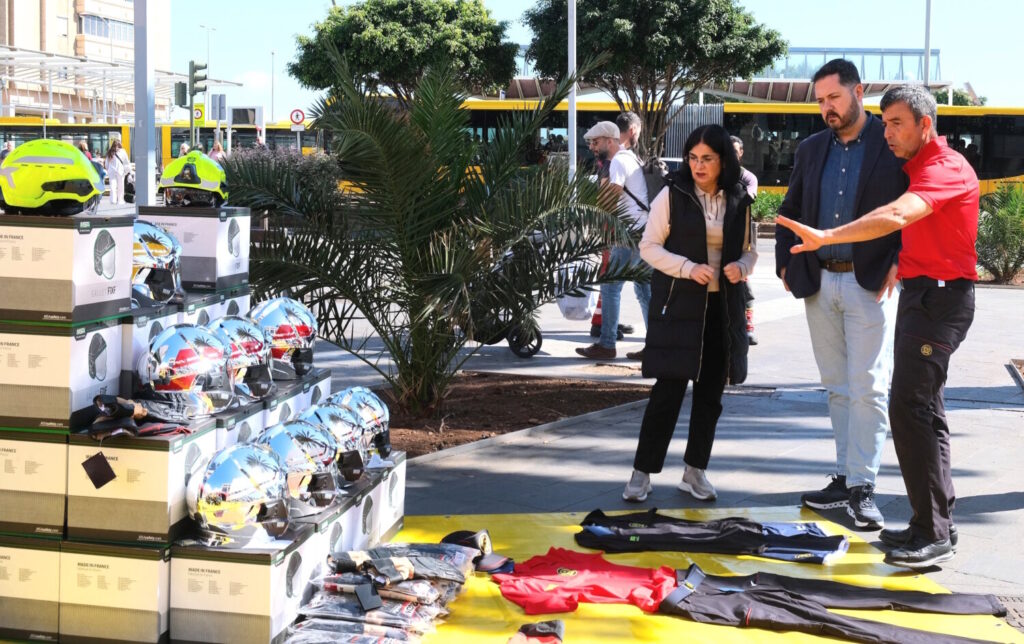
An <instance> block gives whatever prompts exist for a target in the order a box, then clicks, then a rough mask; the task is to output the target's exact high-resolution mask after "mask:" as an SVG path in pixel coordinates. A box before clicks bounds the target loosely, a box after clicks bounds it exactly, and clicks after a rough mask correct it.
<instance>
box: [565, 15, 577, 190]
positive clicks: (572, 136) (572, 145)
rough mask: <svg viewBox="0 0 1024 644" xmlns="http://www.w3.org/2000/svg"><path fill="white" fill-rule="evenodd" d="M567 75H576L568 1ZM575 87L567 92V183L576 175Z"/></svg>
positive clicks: (573, 18) (573, 24) (573, 30)
mask: <svg viewBox="0 0 1024 644" xmlns="http://www.w3.org/2000/svg"><path fill="white" fill-rule="evenodd" d="M568 63H569V67H568V69H569V73H570V74H572V75H573V76H575V75H576V0H569V60H568ZM576 87H577V83H573V84H572V88H571V89H570V90H569V131H568V132H567V134H568V135H569V137H568V138H569V181H570V182H572V179H573V176H575V174H576V136H577V132H576Z"/></svg>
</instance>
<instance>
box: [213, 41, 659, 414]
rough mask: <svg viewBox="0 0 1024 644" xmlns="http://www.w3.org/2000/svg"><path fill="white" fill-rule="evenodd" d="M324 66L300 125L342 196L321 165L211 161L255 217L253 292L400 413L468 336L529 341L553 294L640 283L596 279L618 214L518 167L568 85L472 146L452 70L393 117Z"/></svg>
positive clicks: (550, 177) (621, 236)
mask: <svg viewBox="0 0 1024 644" xmlns="http://www.w3.org/2000/svg"><path fill="white" fill-rule="evenodd" d="M334 64H335V66H336V70H337V71H336V74H335V76H336V78H335V80H334V81H333V82H332V86H333V87H335V88H336V89H335V91H334V92H333V93H332V94H331V96H330V97H328V98H325V99H323V100H321V101H320V102H319V103H318V104H317V105H316V106H315V107H314V109H313V117H314V118H315V119H316V124H317V127H318V128H321V129H323V130H325V131H326V132H328V133H330V134H332V135H333V136H332V137H331V140H332V141H333V146H334V149H333V152H334V154H333V155H331V156H330V157H327V158H329V159H333V160H334V163H336V164H339V168H340V171H341V172H342V173H343V176H344V179H345V182H346V183H345V184H344V185H346V186H347V187H348V189H346V190H345V191H344V192H343V191H340V190H339V189H338V177H337V176H334V174H333V173H332V171H331V169H330V168H329V167H328V168H321V169H319V170H316V171H315V172H310V171H309V170H310V169H311V168H314V169H315V168H319V167H320V166H319V162H312V161H303V160H301V158H296V156H295V155H290V156H289V155H280V154H273V153H270V152H269V151H262V152H257V153H255V154H252V155H241V154H239V155H232V156H229V157H228V158H227V160H226V161H225V170H226V172H227V175H228V182H229V183H230V185H231V203H232V204H233V205H239V206H248V207H250V208H252V209H253V210H254V211H261V212H267V213H269V219H270V224H271V225H270V227H269V228H270V231H269V232H268V233H267V234H266V235H265V236H264V238H263V239H262V240H261V242H260V243H259V244H258V245H256V246H254V247H253V250H252V261H251V283H252V285H253V288H254V291H255V292H256V293H258V294H259V295H261V296H267V295H273V294H277V293H281V292H288V293H290V294H291V295H292V296H293V297H296V298H299V299H301V300H302V301H304V302H306V303H307V304H309V305H310V306H311V308H312V309H313V310H314V312H315V313H316V315H317V319H318V321H319V323H320V328H321V335H322V336H323V337H324V338H325V339H327V340H329V341H331V342H334V343H335V344H337V345H339V346H340V347H342V348H343V349H345V350H348V351H350V352H351V353H352V354H353V355H355V356H357V357H358V358H360V359H361V360H363V361H364V362H365V363H366V364H368V365H370V366H371V367H373V368H374V369H376V370H377V371H378V372H379V373H380V374H381V375H382V376H383V377H384V378H385V379H386V380H387V382H388V383H389V384H390V386H391V390H392V393H393V396H394V399H395V401H394V402H396V403H397V404H398V405H399V406H401V407H402V408H403V409H406V410H409V411H411V412H414V413H419V414H422V415H436V414H438V413H439V412H440V411H441V406H442V402H443V400H444V398H445V394H446V393H447V391H448V388H449V386H450V383H451V381H452V378H453V377H454V375H455V373H456V372H457V371H458V369H459V368H460V367H461V365H462V364H463V363H464V362H465V361H466V360H467V359H468V358H469V357H471V356H472V355H474V354H475V353H476V352H477V351H478V350H479V348H480V345H479V344H477V342H474V341H473V340H476V341H480V342H485V343H490V342H494V341H497V340H499V339H501V338H503V337H505V336H506V335H508V334H509V333H516V334H518V335H519V336H520V338H527V337H528V336H529V337H535V332H536V322H535V317H534V313H535V311H536V309H537V308H538V307H539V306H540V305H542V304H544V303H547V302H551V301H552V300H553V299H554V298H555V297H557V296H559V295H561V294H564V293H572V294H578V293H579V292H580V289H581V288H583V287H586V286H587V285H591V284H596V283H599V282H604V281H620V280H636V279H645V278H649V272H648V271H646V270H645V269H643V268H642V267H640V266H636V267H631V268H621V269H618V268H617V269H614V270H609V271H608V272H606V273H601V268H600V251H601V250H602V249H603V248H605V247H607V246H608V245H610V244H627V245H629V244H631V243H632V242H631V236H630V235H631V231H630V230H629V221H630V220H629V218H628V217H627V216H626V214H625V213H624V212H614V213H609V212H607V211H605V210H603V209H602V208H601V207H600V206H599V205H598V188H597V186H595V185H594V184H593V183H592V182H591V181H589V180H588V178H587V177H585V176H584V173H576V175H575V177H574V178H573V179H572V180H570V179H569V176H568V167H567V166H566V165H565V164H564V163H562V164H546V165H541V166H537V165H533V166H523V165H522V164H521V159H522V156H523V154H524V153H525V152H526V151H527V150H528V149H530V147H531V146H532V145H534V141H535V140H536V137H537V134H538V132H539V130H540V128H541V126H542V125H543V124H544V123H545V120H546V119H547V118H549V116H550V115H551V114H552V112H553V111H554V109H555V107H556V106H557V104H558V102H559V101H561V100H562V99H564V98H565V97H566V95H567V94H568V92H569V88H570V83H569V81H563V82H561V83H560V84H559V85H558V87H557V88H556V90H555V91H554V93H553V95H552V96H551V97H550V99H548V100H546V101H545V102H544V103H543V104H542V105H540V106H538V107H537V108H536V109H535V110H533V111H529V112H517V113H515V114H513V115H509V116H507V117H505V119H504V122H503V123H501V127H499V128H498V129H497V131H496V134H495V137H494V138H493V139H492V140H491V141H489V142H487V143H484V144H483V145H479V144H475V143H474V142H473V141H471V140H470V139H469V138H468V137H467V136H465V129H464V128H466V127H467V126H468V118H469V113H468V111H467V110H464V109H461V108H460V106H461V104H462V102H463V100H464V99H465V96H464V95H463V94H461V93H460V92H458V91H457V87H458V86H459V82H458V80H457V79H456V76H455V74H454V73H450V72H446V71H444V70H442V69H441V68H440V67H437V66H435V67H434V68H433V69H432V70H431V71H429V72H428V73H427V74H426V75H425V76H424V77H423V79H422V80H420V82H419V83H418V84H417V85H415V86H412V87H410V88H409V89H410V95H411V98H410V102H409V105H408V107H407V109H404V110H399V109H395V106H394V104H393V103H390V102H389V101H386V100H382V99H381V98H380V96H379V95H376V94H367V93H365V92H363V91H360V89H359V88H358V87H357V86H356V84H355V83H353V82H352V74H351V72H350V71H349V70H347V69H346V68H345V66H344V65H343V63H341V62H340V61H339V60H336V61H335V63H334ZM310 164H312V165H310ZM356 320H365V323H364V322H362V321H360V322H358V326H359V328H358V329H357V323H356V322H355V321H356ZM366 326H368V327H370V328H371V329H372V331H373V333H372V334H370V335H369V336H366V335H363V334H365V327H366Z"/></svg>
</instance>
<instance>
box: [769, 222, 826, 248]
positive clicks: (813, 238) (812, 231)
mask: <svg viewBox="0 0 1024 644" xmlns="http://www.w3.org/2000/svg"><path fill="white" fill-rule="evenodd" d="M775 223H776V224H777V225H779V226H782V227H784V228H788V229H790V230H792V231H793V233H794V234H796V236H797V237H799V238H800V241H802V242H803V243H802V244H796V245H795V246H793V247H792V248H790V249H789V252H791V253H810V252H814V251H816V250H818V249H819V248H821V247H822V246H824V242H825V234H824V233H822V232H821V231H820V230H818V229H817V228H811V227H810V226H805V225H803V224H801V223H800V222H798V221H793V220H792V219H789V218H788V217H783V216H782V215H779V216H778V217H777V218H776V219H775Z"/></svg>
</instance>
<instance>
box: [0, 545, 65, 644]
mask: <svg viewBox="0 0 1024 644" xmlns="http://www.w3.org/2000/svg"><path fill="white" fill-rule="evenodd" d="M59 580H60V540H58V539H39V538H31V537H12V536H6V535H0V639H4V640H9V639H10V640H31V641H34V642H56V641H58V637H59V635H58V633H59V629H58V624H59V613H60V581H59Z"/></svg>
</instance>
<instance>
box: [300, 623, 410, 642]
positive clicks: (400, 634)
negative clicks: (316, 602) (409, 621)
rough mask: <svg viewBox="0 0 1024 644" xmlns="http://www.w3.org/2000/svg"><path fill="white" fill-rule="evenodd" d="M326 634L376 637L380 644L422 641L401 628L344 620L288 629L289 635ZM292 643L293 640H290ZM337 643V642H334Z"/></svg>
mask: <svg viewBox="0 0 1024 644" xmlns="http://www.w3.org/2000/svg"><path fill="white" fill-rule="evenodd" d="M314 631H318V632H320V633H325V634H327V635H330V634H332V633H334V634H335V635H336V636H337V635H361V636H365V637H376V638H380V639H378V640H375V641H380V642H388V641H395V642H411V643H413V644H415V643H417V642H419V641H420V637H419V635H416V634H415V633H410V632H408V631H403V630H402V629H400V628H391V627H389V626H378V625H377V624H367V623H366V622H349V621H345V620H343V619H318V618H315V617H314V618H313V619H307V620H306V621H304V622H299V623H298V624H296V625H295V626H292V627H291V628H290V629H288V635H295V634H298V633H303V632H310V633H312V632H314ZM289 641H291V640H289ZM332 641H336V640H332ZM342 641H347V640H342Z"/></svg>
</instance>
